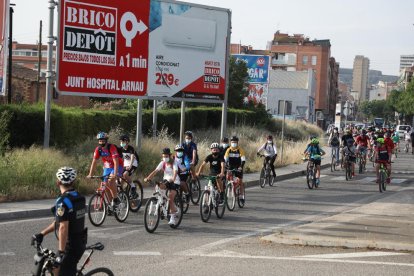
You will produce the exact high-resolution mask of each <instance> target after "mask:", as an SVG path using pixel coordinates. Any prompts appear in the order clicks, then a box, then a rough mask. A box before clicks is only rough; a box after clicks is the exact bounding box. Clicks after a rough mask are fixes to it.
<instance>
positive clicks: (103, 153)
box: [93, 145, 124, 168]
mask: <svg viewBox="0 0 414 276" xmlns="http://www.w3.org/2000/svg"><path fill="white" fill-rule="evenodd" d="M108 148H109V149H108ZM93 158H94V159H99V158H102V162H103V167H104V168H113V167H114V159H115V158H118V163H119V166H120V167H123V166H124V162H123V159H122V156H120V155H119V153H118V149H117V147H116V146H115V145H110V146H109V147H108V146H105V147H101V146H98V147H96V149H95V152H94V153H93Z"/></svg>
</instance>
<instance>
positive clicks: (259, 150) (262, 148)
mask: <svg viewBox="0 0 414 276" xmlns="http://www.w3.org/2000/svg"><path fill="white" fill-rule="evenodd" d="M265 147H266V144H263V145H262V146H261V147H260V148H259V149H258V150H257V153H260V152H261V151H262V150H264V148H265Z"/></svg>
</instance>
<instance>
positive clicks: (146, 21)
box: [57, 0, 230, 101]
mask: <svg viewBox="0 0 414 276" xmlns="http://www.w3.org/2000/svg"><path fill="white" fill-rule="evenodd" d="M59 16H60V17H59V22H60V26H59V39H58V49H59V50H58V68H57V69H58V70H57V71H58V82H57V88H58V91H59V92H62V93H63V94H69V95H82V96H99V97H120V98H123V97H138V98H147V99H155V98H160V97H162V98H168V99H169V100H183V99H187V100H196V101H209V100H210V101H211V100H214V101H222V100H223V99H224V94H225V88H226V60H227V57H228V52H227V42H228V40H229V34H230V31H229V26H230V24H229V23H230V12H229V11H228V10H226V9H220V8H213V7H207V6H202V5H195V4H190V3H183V2H175V1H169V0H140V1H119V0H79V1H75V0H61V4H60V13H59Z"/></svg>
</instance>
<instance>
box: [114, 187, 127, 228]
mask: <svg viewBox="0 0 414 276" xmlns="http://www.w3.org/2000/svg"><path fill="white" fill-rule="evenodd" d="M118 199H119V204H118V205H116V206H115V211H114V215H115V219H116V220H117V221H119V222H124V221H125V220H126V219H127V217H128V215H129V198H128V196H127V194H126V193H125V192H124V191H120V192H118Z"/></svg>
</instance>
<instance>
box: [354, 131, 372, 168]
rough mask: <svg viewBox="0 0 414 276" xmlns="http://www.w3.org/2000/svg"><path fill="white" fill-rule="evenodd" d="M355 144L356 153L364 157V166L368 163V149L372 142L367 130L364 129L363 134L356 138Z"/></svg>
mask: <svg viewBox="0 0 414 276" xmlns="http://www.w3.org/2000/svg"><path fill="white" fill-rule="evenodd" d="M354 145H356V146H357V147H356V154H357V155H359V157H360V158H363V161H364V166H366V164H367V150H368V148H371V143H370V141H369V137H368V135H367V131H366V130H365V129H363V130H362V131H361V134H360V135H359V136H358V137H357V138H356V140H355V143H354Z"/></svg>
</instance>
